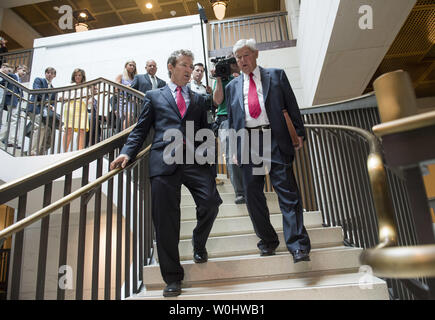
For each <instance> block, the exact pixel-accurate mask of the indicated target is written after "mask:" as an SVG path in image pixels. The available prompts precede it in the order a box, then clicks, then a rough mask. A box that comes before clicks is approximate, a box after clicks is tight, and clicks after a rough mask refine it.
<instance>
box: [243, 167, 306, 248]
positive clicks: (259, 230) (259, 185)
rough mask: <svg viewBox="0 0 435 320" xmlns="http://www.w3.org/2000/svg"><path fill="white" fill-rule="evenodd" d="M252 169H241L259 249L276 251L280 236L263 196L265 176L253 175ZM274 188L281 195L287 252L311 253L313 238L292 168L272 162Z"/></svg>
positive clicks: (271, 177) (271, 172) (271, 170)
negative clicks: (258, 239) (308, 229)
mask: <svg viewBox="0 0 435 320" xmlns="http://www.w3.org/2000/svg"><path fill="white" fill-rule="evenodd" d="M252 169H253V165H252V164H246V165H242V171H243V181H244V186H245V199H246V206H247V208H248V212H249V216H250V217H251V220H252V224H253V225H254V230H255V233H256V234H257V236H258V237H259V238H260V241H259V242H258V244H257V246H258V248H260V249H263V248H265V249H266V248H267V249H275V248H276V247H278V245H279V240H278V236H277V234H276V232H275V229H274V228H273V226H272V224H271V222H270V215H269V208H268V207H267V203H266V197H265V195H264V192H263V190H264V181H265V176H264V175H253V174H252ZM269 176H270V180H271V182H272V185H273V188H274V190H275V192H276V194H277V195H278V201H279V206H280V209H281V212H282V218H283V229H284V239H285V242H286V245H287V249H288V250H289V251H290V252H294V251H295V250H297V249H300V250H306V251H310V250H311V244H310V238H309V237H308V233H307V230H306V229H305V227H304V221H303V209H302V199H301V197H300V193H299V189H298V186H297V184H296V180H295V177H294V174H293V170H292V166H291V165H283V164H277V163H274V162H272V163H271V168H270V172H269Z"/></svg>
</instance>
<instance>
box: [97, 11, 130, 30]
mask: <svg viewBox="0 0 435 320" xmlns="http://www.w3.org/2000/svg"><path fill="white" fill-rule="evenodd" d="M95 18H96V19H97V21H96V22H95V23H94V25H96V27H97V28H108V27H114V26H119V25H122V24H123V23H122V21H121V20H120V19H119V18H118V16H117V14H116V13H115V12H111V13H105V14H100V15H96V16H95Z"/></svg>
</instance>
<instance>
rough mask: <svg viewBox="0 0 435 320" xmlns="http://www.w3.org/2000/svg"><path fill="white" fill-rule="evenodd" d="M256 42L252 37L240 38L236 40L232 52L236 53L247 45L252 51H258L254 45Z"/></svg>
mask: <svg viewBox="0 0 435 320" xmlns="http://www.w3.org/2000/svg"><path fill="white" fill-rule="evenodd" d="M256 45H257V43H256V42H255V40H254V39H240V40H239V41H237V42H236V44H235V45H234V47H233V53H234V54H236V52H237V51H239V50H240V49H242V48H244V47H248V48H249V49H251V50H252V51H258V50H257V47H256Z"/></svg>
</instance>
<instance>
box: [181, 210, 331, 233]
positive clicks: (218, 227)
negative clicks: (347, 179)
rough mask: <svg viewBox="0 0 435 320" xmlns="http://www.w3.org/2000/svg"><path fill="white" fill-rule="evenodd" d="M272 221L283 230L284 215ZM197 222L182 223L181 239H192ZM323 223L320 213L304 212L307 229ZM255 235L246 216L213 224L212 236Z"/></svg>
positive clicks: (271, 216) (275, 215)
mask: <svg viewBox="0 0 435 320" xmlns="http://www.w3.org/2000/svg"><path fill="white" fill-rule="evenodd" d="M270 221H271V223H272V225H273V227H274V228H275V230H276V231H281V230H282V214H281V213H275V214H271V215H270ZM196 223H197V222H196V220H189V221H182V222H181V229H180V238H181V239H189V238H192V232H193V229H194V228H195V227H196ZM322 223H323V219H322V214H321V213H320V211H311V212H304V225H305V227H310V228H312V227H321V226H322ZM246 233H254V227H253V225H252V222H251V218H250V217H249V216H248V215H246V216H242V217H230V218H219V217H218V218H217V219H216V220H215V222H214V223H213V228H212V229H211V233H210V236H212V237H216V236H225V235H234V234H246Z"/></svg>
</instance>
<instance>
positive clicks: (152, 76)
mask: <svg viewBox="0 0 435 320" xmlns="http://www.w3.org/2000/svg"><path fill="white" fill-rule="evenodd" d="M145 69H146V71H147V73H146V74H137V75H135V76H134V79H133V82H132V83H131V87H132V88H133V89H136V90H139V91H142V92H143V93H145V94H146V93H147V92H148V91H150V90H154V89H158V88H163V87H164V86H165V85H166V82H165V81H163V80H162V79H160V78H158V77H157V76H156V73H157V64H156V62H155V61H154V60H148V61H147V64H146V67H145Z"/></svg>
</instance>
